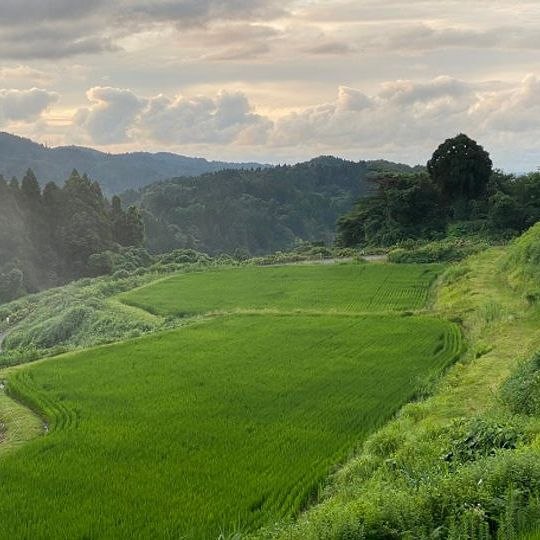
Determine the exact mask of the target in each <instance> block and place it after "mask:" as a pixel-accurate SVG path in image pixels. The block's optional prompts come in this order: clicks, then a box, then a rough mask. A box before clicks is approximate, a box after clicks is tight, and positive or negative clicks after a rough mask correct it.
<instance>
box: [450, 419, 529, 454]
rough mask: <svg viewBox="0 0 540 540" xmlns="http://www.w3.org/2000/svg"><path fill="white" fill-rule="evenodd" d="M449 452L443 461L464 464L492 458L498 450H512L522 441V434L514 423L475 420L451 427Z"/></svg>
mask: <svg viewBox="0 0 540 540" xmlns="http://www.w3.org/2000/svg"><path fill="white" fill-rule="evenodd" d="M453 431H455V434H454V438H453V440H452V441H451V450H450V452H448V453H447V454H446V455H445V456H444V459H445V461H453V462H456V461H457V462H459V463H466V462H467V461H475V460H477V459H479V458H481V457H486V456H492V455H495V453H496V452H497V451H498V450H513V449H515V448H516V447H517V445H518V444H519V443H520V442H521V441H523V439H524V435H523V432H522V431H521V430H520V429H519V427H517V426H516V425H515V423H514V422H505V421H497V420H493V419H486V418H475V419H473V420H469V421H466V422H460V423H457V424H456V425H455V426H454V427H453Z"/></svg>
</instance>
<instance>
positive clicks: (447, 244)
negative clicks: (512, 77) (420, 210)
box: [388, 238, 488, 263]
mask: <svg viewBox="0 0 540 540" xmlns="http://www.w3.org/2000/svg"><path fill="white" fill-rule="evenodd" d="M487 247H488V243H487V242H485V241H484V240H471V239H459V238H447V239H445V240H440V241H436V242H430V243H428V244H424V245H421V246H419V247H416V248H411V249H406V248H397V249H394V250H392V251H390V253H389V254H388V260H389V261H390V262H394V263H433V262H456V261H460V260H462V259H464V258H466V257H468V256H469V255H472V254H474V253H478V252H479V251H482V250H483V249H486V248H487Z"/></svg>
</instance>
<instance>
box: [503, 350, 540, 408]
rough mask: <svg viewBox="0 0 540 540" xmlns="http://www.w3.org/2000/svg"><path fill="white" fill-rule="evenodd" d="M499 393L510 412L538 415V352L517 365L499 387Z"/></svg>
mask: <svg viewBox="0 0 540 540" xmlns="http://www.w3.org/2000/svg"><path fill="white" fill-rule="evenodd" d="M500 395H501V398H502V399H503V401H504V402H505V403H506V404H507V405H508V406H509V408H510V409H511V410H512V412H514V413H517V414H527V415H540V353H536V354H535V355H534V356H533V357H532V358H531V359H530V360H528V361H527V362H523V363H522V364H521V365H520V366H519V367H518V369H517V370H516V371H515V372H514V373H513V374H512V375H511V376H510V377H509V378H508V379H507V380H506V382H505V383H504V384H503V386H502V387H501V391H500Z"/></svg>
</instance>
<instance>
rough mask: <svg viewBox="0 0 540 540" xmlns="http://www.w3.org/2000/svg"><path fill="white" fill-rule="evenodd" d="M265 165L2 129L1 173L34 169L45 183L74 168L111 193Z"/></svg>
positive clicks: (8, 175)
mask: <svg viewBox="0 0 540 540" xmlns="http://www.w3.org/2000/svg"><path fill="white" fill-rule="evenodd" d="M255 167H261V165H260V164H257V163H226V162H221V161H207V160H206V159H203V158H193V157H186V156H181V155H178V154H171V153H167V152H159V153H157V154H150V153H148V152H134V153H128V154H106V153H104V152H98V151H97V150H93V149H91V148H83V147H80V146H61V147H57V148H47V147H46V146H43V145H41V144H37V143H35V142H33V141H31V140H29V139H24V138H22V137H17V136H15V135H11V134H9V133H2V132H0V174H2V175H3V176H4V178H7V179H9V178H11V177H12V176H16V177H18V178H22V177H23V175H24V174H25V172H26V171H27V170H28V168H31V169H32V170H33V171H34V173H35V174H36V176H37V177H38V178H39V180H40V182H41V183H42V185H45V184H46V183H47V182H49V181H54V182H55V181H58V179H59V178H68V177H69V175H70V173H71V171H72V170H73V169H77V170H78V171H82V172H85V173H86V174H87V175H88V176H89V177H90V178H94V179H96V180H98V181H99V183H100V185H101V187H102V189H103V191H104V193H105V194H107V195H112V194H114V193H119V192H121V191H124V190H126V189H130V188H132V189H137V188H140V187H142V186H145V185H148V184H151V183H152V182H157V181H159V180H164V179H167V178H171V177H174V176H197V175H200V174H204V173H207V172H214V171H219V170H223V169H236V168H255Z"/></svg>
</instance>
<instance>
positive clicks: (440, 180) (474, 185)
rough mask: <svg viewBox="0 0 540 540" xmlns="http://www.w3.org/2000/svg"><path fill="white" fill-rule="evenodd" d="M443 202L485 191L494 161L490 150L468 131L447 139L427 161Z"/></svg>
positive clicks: (481, 193) (475, 196)
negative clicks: (471, 137) (465, 133)
mask: <svg viewBox="0 0 540 540" xmlns="http://www.w3.org/2000/svg"><path fill="white" fill-rule="evenodd" d="M427 169H428V172H429V175H430V176H431V178H432V180H433V181H434V182H435V184H437V185H438V186H439V189H440V190H441V194H442V196H443V200H444V202H445V203H446V204H449V205H451V204H452V203H454V202H456V201H460V200H470V199H477V198H479V197H481V196H482V195H484V193H485V191H486V187H487V185H488V182H489V178H490V176H491V173H492V169H493V164H492V162H491V159H490V157H489V154H488V153H487V152H486V151H485V150H484V149H483V148H482V147H481V146H480V145H479V144H477V143H476V141H473V140H472V139H470V138H469V137H467V135H464V134H463V133H460V134H459V135H457V136H456V137H453V138H452V139H446V141H444V142H443V143H442V144H441V145H440V146H439V147H438V148H437V150H435V152H434V153H433V156H432V158H431V159H430V160H429V161H428V163H427Z"/></svg>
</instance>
